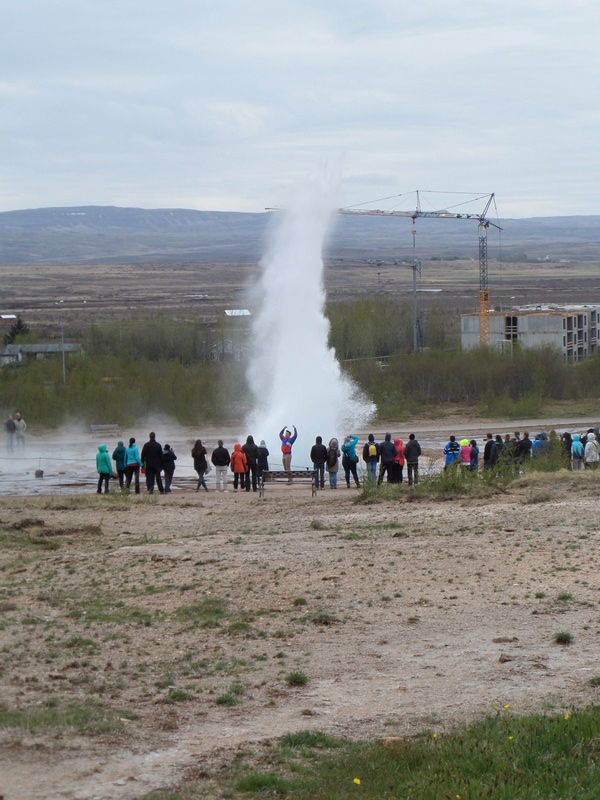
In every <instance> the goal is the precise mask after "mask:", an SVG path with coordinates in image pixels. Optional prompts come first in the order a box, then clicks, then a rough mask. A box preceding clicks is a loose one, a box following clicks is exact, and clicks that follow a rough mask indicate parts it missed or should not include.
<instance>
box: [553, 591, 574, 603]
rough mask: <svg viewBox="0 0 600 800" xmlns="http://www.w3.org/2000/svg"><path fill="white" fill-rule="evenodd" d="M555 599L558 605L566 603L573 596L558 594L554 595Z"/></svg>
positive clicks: (565, 593) (564, 593) (569, 593)
mask: <svg viewBox="0 0 600 800" xmlns="http://www.w3.org/2000/svg"><path fill="white" fill-rule="evenodd" d="M556 599H557V600H558V601H559V602H560V603H568V602H569V600H572V599H573V595H572V594H571V592H560V593H559V594H557V595H556Z"/></svg>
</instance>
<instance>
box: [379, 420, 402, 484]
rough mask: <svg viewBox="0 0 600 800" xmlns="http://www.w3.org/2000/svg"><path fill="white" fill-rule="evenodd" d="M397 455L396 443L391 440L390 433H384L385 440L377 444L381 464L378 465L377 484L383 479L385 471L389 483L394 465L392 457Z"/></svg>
mask: <svg viewBox="0 0 600 800" xmlns="http://www.w3.org/2000/svg"><path fill="white" fill-rule="evenodd" d="M397 455H398V452H397V450H396V445H395V444H394V443H393V442H392V434H391V433H386V435H385V440H384V441H383V442H382V443H381V444H380V445H379V456H380V458H381V466H380V467H379V479H378V481H377V485H378V486H379V485H380V484H381V482H382V481H383V476H384V475H385V474H386V472H387V482H388V483H390V481H391V477H392V469H393V467H394V459H395V458H396V456H397Z"/></svg>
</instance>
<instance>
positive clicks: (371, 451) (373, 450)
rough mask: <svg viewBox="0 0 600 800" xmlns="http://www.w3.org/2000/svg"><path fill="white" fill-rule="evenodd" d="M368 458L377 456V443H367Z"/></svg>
mask: <svg viewBox="0 0 600 800" xmlns="http://www.w3.org/2000/svg"><path fill="white" fill-rule="evenodd" d="M369 458H377V445H376V444H374V443H371V444H370V445H369Z"/></svg>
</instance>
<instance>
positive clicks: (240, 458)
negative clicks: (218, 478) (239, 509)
mask: <svg viewBox="0 0 600 800" xmlns="http://www.w3.org/2000/svg"><path fill="white" fill-rule="evenodd" d="M247 469H248V463H247V461H246V453H244V451H243V450H242V445H241V444H240V443H239V442H236V443H235V445H234V446H233V453H232V454H231V471H232V472H233V491H234V492H237V490H238V481H240V483H241V489H242V491H243V490H244V476H245V474H246V471H247Z"/></svg>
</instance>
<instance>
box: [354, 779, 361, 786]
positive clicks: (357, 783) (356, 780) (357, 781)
mask: <svg viewBox="0 0 600 800" xmlns="http://www.w3.org/2000/svg"><path fill="white" fill-rule="evenodd" d="M354 783H355V784H356V785H357V786H360V778H354Z"/></svg>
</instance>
